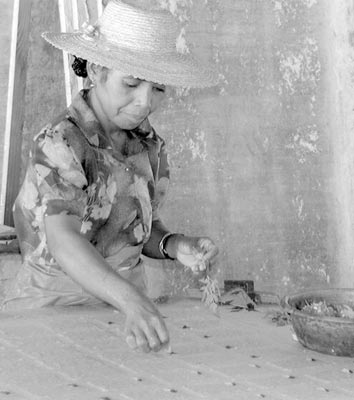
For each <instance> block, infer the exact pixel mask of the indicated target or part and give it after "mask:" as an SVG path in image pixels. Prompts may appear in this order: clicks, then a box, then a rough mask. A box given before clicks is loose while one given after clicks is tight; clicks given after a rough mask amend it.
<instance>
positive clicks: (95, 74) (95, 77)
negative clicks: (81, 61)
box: [86, 61, 102, 84]
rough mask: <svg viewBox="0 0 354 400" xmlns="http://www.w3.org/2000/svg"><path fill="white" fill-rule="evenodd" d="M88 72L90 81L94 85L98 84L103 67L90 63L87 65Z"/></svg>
mask: <svg viewBox="0 0 354 400" xmlns="http://www.w3.org/2000/svg"><path fill="white" fill-rule="evenodd" d="M86 71H87V75H88V77H89V78H90V81H91V82H92V83H93V84H96V83H97V82H99V80H100V75H101V72H102V67H100V66H99V65H97V64H94V63H91V62H89V61H88V62H87V64H86Z"/></svg>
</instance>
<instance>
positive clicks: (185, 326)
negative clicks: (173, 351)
mask: <svg viewBox="0 0 354 400" xmlns="http://www.w3.org/2000/svg"><path fill="white" fill-rule="evenodd" d="M182 329H190V327H189V326H188V325H183V326H182Z"/></svg>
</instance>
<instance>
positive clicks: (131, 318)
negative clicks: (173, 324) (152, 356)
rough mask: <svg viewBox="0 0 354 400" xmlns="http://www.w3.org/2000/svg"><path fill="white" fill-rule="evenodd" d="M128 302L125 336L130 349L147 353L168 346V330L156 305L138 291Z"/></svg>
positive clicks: (132, 294)
mask: <svg viewBox="0 0 354 400" xmlns="http://www.w3.org/2000/svg"><path fill="white" fill-rule="evenodd" d="M129 297H130V296H129ZM126 300H127V302H126V307H125V310H124V312H125V314H126V321H125V334H126V342H127V344H128V345H129V347H130V348H132V349H133V350H138V351H143V352H145V353H147V352H149V351H151V350H153V351H159V350H161V349H162V348H163V347H164V346H167V345H168V343H169V334H168V330H167V328H166V325H165V322H164V320H163V317H162V315H161V314H160V313H159V311H158V310H157V309H156V307H155V306H154V304H153V303H152V302H151V301H150V300H149V299H148V298H147V297H146V296H144V295H143V294H141V293H139V292H138V291H136V292H135V293H131V298H129V299H126Z"/></svg>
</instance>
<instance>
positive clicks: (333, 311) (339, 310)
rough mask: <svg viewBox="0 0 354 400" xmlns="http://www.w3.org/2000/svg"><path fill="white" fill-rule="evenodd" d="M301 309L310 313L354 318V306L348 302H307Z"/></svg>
mask: <svg viewBox="0 0 354 400" xmlns="http://www.w3.org/2000/svg"><path fill="white" fill-rule="evenodd" d="M301 311H303V312H306V313H308V314H310V315H318V316H324V317H339V318H349V319H354V308H353V307H351V306H349V305H346V304H331V303H327V302H326V301H319V302H313V303H307V302H306V304H305V306H303V307H302V309H301Z"/></svg>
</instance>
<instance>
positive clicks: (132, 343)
mask: <svg viewBox="0 0 354 400" xmlns="http://www.w3.org/2000/svg"><path fill="white" fill-rule="evenodd" d="M125 341H126V342H127V344H128V346H129V347H130V348H131V349H132V350H136V348H137V347H138V344H137V343H136V339H135V336H134V335H133V334H129V335H127V337H126V338H125Z"/></svg>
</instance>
